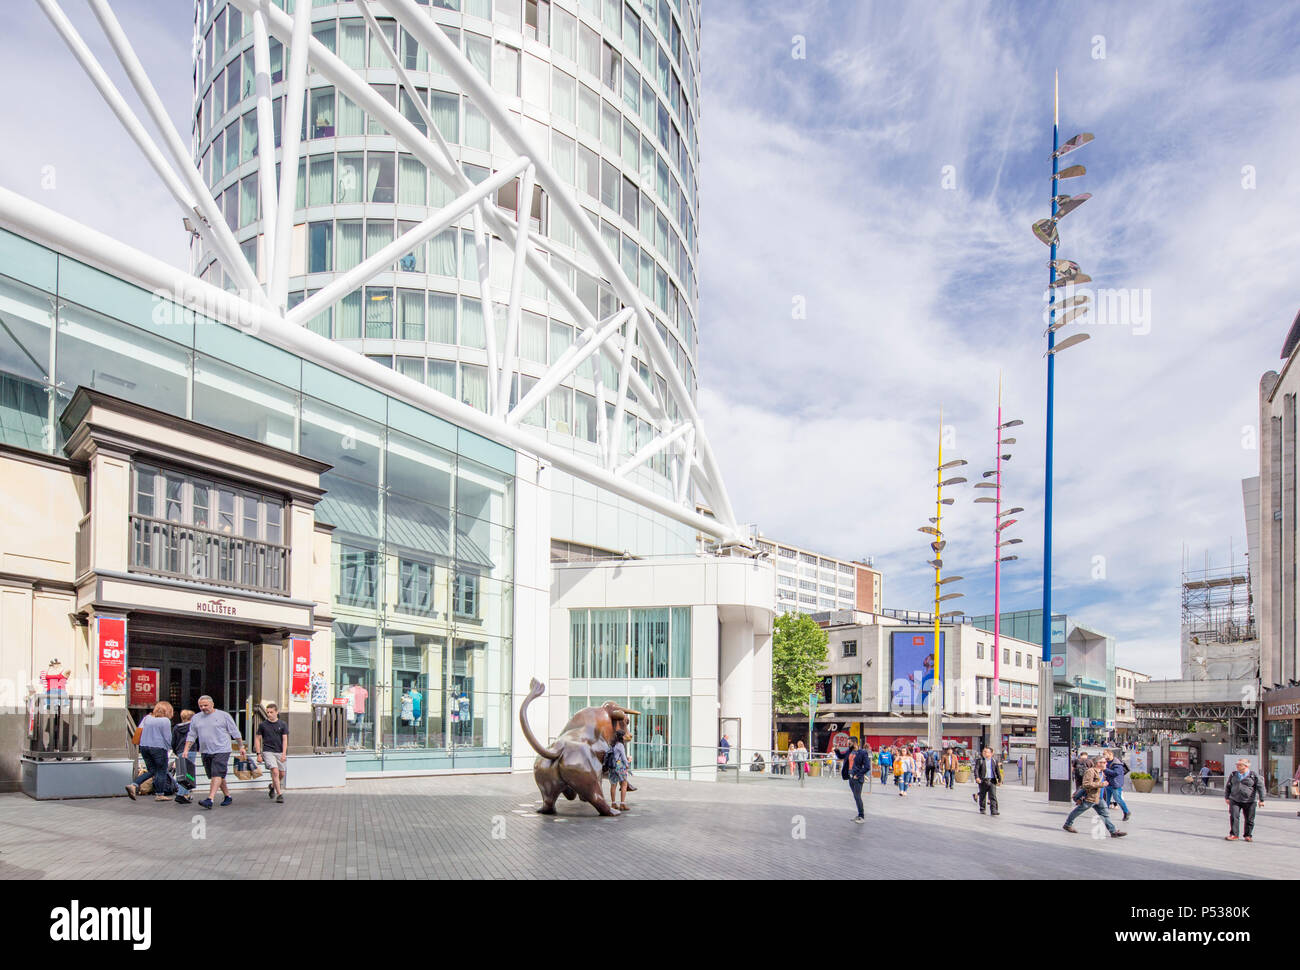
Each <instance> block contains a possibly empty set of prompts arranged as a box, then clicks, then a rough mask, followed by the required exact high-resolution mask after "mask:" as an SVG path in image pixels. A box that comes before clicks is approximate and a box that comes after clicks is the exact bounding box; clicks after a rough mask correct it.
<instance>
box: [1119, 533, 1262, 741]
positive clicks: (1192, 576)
mask: <svg viewBox="0 0 1300 970" xmlns="http://www.w3.org/2000/svg"><path fill="white" fill-rule="evenodd" d="M1248 558H1249V557H1247V560H1242V561H1238V560H1237V559H1236V557H1235V555H1233V553H1232V551H1231V547H1230V552H1229V556H1228V563H1229V564H1228V565H1227V566H1215V567H1211V566H1210V562H1209V556H1208V554H1207V555H1206V558H1205V560H1204V566H1203V567H1201V568H1198V569H1193V568H1192V566H1191V561H1190V558H1189V557H1188V555H1187V552H1186V550H1184V552H1183V562H1182V634H1181V638H1180V639H1181V652H1182V678H1181V679H1180V680H1178V681H1152V682H1149V683H1146V684H1139V685H1138V689H1137V701H1136V704H1135V712H1136V719H1137V727H1138V731H1139V732H1140V733H1141V734H1142V735H1144V736H1146V737H1147V738H1148V739H1154V738H1156V737H1166V738H1167V737H1176V736H1179V735H1184V734H1193V733H1196V732H1197V731H1198V729H1199V727H1200V726H1202V725H1205V724H1206V723H1207V722H1217V723H1219V724H1222V725H1224V726H1225V728H1226V733H1227V735H1228V743H1229V749H1230V750H1234V751H1245V750H1255V749H1256V748H1257V747H1258V744H1259V710H1258V706H1257V698H1258V696H1259V634H1258V631H1257V630H1256V627H1255V604H1254V598H1253V596H1252V592H1251V587H1250V568H1249V565H1250V564H1249V562H1248Z"/></svg>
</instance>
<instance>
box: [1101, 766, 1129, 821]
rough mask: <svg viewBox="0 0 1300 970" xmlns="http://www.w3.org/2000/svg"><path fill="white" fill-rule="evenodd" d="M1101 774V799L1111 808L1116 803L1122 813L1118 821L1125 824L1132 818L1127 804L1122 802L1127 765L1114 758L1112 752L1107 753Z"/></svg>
mask: <svg viewBox="0 0 1300 970" xmlns="http://www.w3.org/2000/svg"><path fill="white" fill-rule="evenodd" d="M1102 774H1104V775H1105V776H1106V789H1105V791H1103V792H1102V798H1104V799H1105V800H1106V804H1107V805H1108V806H1110V807H1111V808H1113V807H1114V806H1115V803H1116V802H1118V803H1119V807H1120V808H1121V809H1123V811H1124V817H1123V818H1122V819H1121V820H1120V821H1123V822H1127V821H1128V820H1129V818H1131V817H1132V816H1131V815H1130V813H1129V810H1128V804H1127V803H1126V802H1125V801H1124V776H1125V775H1127V774H1128V765H1126V764H1124V762H1123V761H1121V760H1120V759H1119V758H1116V757H1115V754H1114V752H1112V751H1107V752H1106V763H1105V767H1104V768H1103V769H1102Z"/></svg>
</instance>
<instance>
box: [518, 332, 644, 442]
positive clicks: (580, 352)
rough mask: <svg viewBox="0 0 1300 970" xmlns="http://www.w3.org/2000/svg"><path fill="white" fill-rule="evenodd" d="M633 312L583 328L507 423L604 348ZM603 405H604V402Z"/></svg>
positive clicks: (525, 412)
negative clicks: (595, 328)
mask: <svg viewBox="0 0 1300 970" xmlns="http://www.w3.org/2000/svg"><path fill="white" fill-rule="evenodd" d="M630 316H632V309H631V307H627V308H625V309H623V310H620V311H619V312H618V313H616V314H614V315H613V316H612V317H610V318H609V319H608V320H606V321H605V322H604V323H602V324H601V325H600V329H599V330H586V331H583V333H582V336H580V337H579V338H578V339H577V341H575V342H574V343H573V344H572V345H571V346H569V347H567V348H565V351H564V353H563V354H561V355H560V357H559V359H557V360H556V361H555V363H554V364H552V365H551V366H550V367H548V368H547V370H546V376H545V377H543V378H542V379H541V380H539V381H538V382H537V383H536V384H535V385H533V388H532V389H531V390H530V391H529V392H528V393H527V394H525V395H524V396H523V398H522V399H521V400H520V401H519V403H518V404H516V405H515V406H514V407H513V408H511V409H510V413H509V414H507V415H506V424H518V423H519V422H520V421H521V420H522V419H523V417H524V415H526V414H527V413H528V412H529V411H531V410H532V409H533V408H535V407H536V406H537V405H538V404H540V403H541V402H542V401H543V400H545V398H546V395H548V394H550V393H551V391H553V390H555V389H556V388H557V387H559V386H560V384H561V383H562V382H563V381H564V379H565V378H566V377H568V376H569V375H570V374H572V373H573V372H574V371H576V370H577V369H578V368H579V367H581V366H582V363H583V361H585V360H586V359H587V358H588V357H590V356H591V355H592V354H594V353H596V351H598V350H600V345H601V344H602V343H604V342H605V341H606V340H609V339H610V338H611V337H612V336H614V334H616V333H618V328H619V327H621V326H622V325H623V324H624V323H625V322H626V321H627V319H628V318H629V317H630ZM601 406H602V407H603V406H604V405H603V402H602V405H601Z"/></svg>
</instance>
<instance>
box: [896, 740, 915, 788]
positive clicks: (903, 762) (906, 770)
mask: <svg viewBox="0 0 1300 970" xmlns="http://www.w3.org/2000/svg"><path fill="white" fill-rule="evenodd" d="M913 767H914V766H913V764H912V755H911V753H910V752H909V751H908V750H907V749H906V748H904V749H903V754H902V757H900V758H899V759H898V760H897V761H895V762H894V784H896V785H897V786H898V794H899V796H900V797H902V796H904V795H906V794H907V786H908V785H909V784H910V783H911V781H912V771H913Z"/></svg>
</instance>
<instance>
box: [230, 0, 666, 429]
mask: <svg viewBox="0 0 1300 970" xmlns="http://www.w3.org/2000/svg"><path fill="white" fill-rule="evenodd" d="M231 2H232V3H234V4H235V5H236V6H238V7H239V8H240V9H242V10H244V11H245V12H250V13H251V11H252V10H253V9H255V8H256V5H257V0H231ZM266 16H267V29H268V30H269V31H270V33H271V34H272V35H273V36H275V37H278V38H279V39H280V40H281V42H284V41H285V40H286V38H290V37H291V36H292V31H293V21H292V20H291V19H290V18H289V17H288V16H287V15H286V14H285V13H284V12H283V11H281V10H278V9H276V8H275V7H270V8H267V10H266ZM308 46H309V48H310V50H311V63H312V66H313V68H314V69H315V71H316V73H318V74H320V76H321V77H323V78H325V79H326V80H327V81H329V82H330V83H331V84H333V85H334V86H335V88H337V89H338V90H339V91H342V92H343V93H344V94H346V95H347V96H348V97H349V98H350V99H351V100H352V101H353V103H355V104H356V105H357V106H358V107H359V108H361V109H362V110H364V111H366V112H367V113H368V114H370V115H371V116H372V117H374V118H375V119H376V120H377V121H379V122H380V123H381V124H382V125H383V126H384V129H385V130H386V131H388V132H389V133H390V134H392V135H393V136H394V137H395V138H396V139H397V140H398V141H399V142H401V144H402V146H403V147H404V148H407V149H409V150H410V151H411V152H412V153H413V154H414V155H416V156H417V157H419V158H420V160H421V161H423V162H424V164H425V166H426V167H428V168H429V169H430V170H432V171H434V172H435V173H437V174H438V175H439V176H440V177H442V178H443V180H444V181H446V182H448V184H450V185H452V186H457V185H463V184H466V183H468V177H467V176H466V175H465V173H464V172H463V171H462V170H461V169H460V167H459V166H456V165H452V164H449V163H448V162H447V161H446V160H445V159H444V158H440V157H439V156H438V153H437V152H435V151H434V150H433V148H432V147H431V146H430V143H429V137H428V136H427V135H425V134H422V133H421V132H420V131H419V129H417V128H416V127H415V126H414V125H412V124H411V122H410V121H409V120H408V119H407V118H406V117H405V116H403V115H402V114H401V113H400V112H399V111H397V109H396V108H394V107H393V106H392V105H391V104H389V103H388V102H387V101H385V100H384V99H383V98H381V97H380V96H379V95H378V94H377V93H376V92H375V90H374V89H373V88H372V87H371V86H370V84H369V83H368V82H366V81H365V80H363V79H362V78H361V76H360V75H359V74H357V73H356V71H354V70H353V69H352V68H350V67H348V66H347V65H346V64H344V63H343V61H342V60H340V59H339V58H338V57H337V56H336V55H335V54H333V53H332V52H331V51H330V50H329V48H327V47H326V46H325V45H324V44H322V43H321V42H320V41H318V40H316V39H315V38H312V39H311V40H310V42H309V44H308ZM452 51H453V52H455V53H456V54H457V56H459V52H457V51H456V50H455V48H452ZM465 66H466V67H468V68H469V69H470V70H474V68H472V67H470V66H469V65H468V63H466V65H465ZM434 131H435V132H436V129H434ZM439 140H441V139H439ZM524 154H526V153H524ZM552 197H554V194H553V193H552ZM494 210H495V206H484V207H483V212H484V214H485V215H486V217H487V220H488V225H489V226H490V227H491V228H492V230H493V231H494V232H495V233H496V234H497V235H498V236H500V237H501V239H502V241H503V242H505V243H506V245H511V244H512V243H513V241H514V238H515V226H514V224H513V223H512V222H511V221H510V220H508V219H506V218H504V217H502V216H500V215H499V214H498V213H497V212H496V211H494ZM602 245H603V244H602ZM527 259H528V265H529V268H530V269H532V271H533V273H534V274H535V275H536V276H537V277H538V279H539V280H541V282H542V285H544V286H545V287H546V288H547V289H548V290H550V291H551V292H552V293H553V294H554V295H555V296H556V298H557V299H558V300H559V301H560V304H561V305H562V306H563V307H564V308H565V309H566V310H568V311H569V313H570V314H572V316H573V318H574V320H575V321H576V322H577V323H578V325H579V326H581V327H582V328H583V329H584V330H592V329H595V328H596V327H597V326H599V324H598V323H597V321H596V319H595V318H594V317H593V316H592V315H591V313H590V312H589V311H588V310H587V308H586V307H585V306H584V305H583V303H582V301H581V300H579V299H578V298H577V296H576V295H575V294H574V293H573V291H572V290H570V289H569V287H568V284H567V283H566V282H565V281H564V280H563V279H562V278H561V277H560V276H559V274H558V273H556V272H555V271H554V270H553V269H551V266H550V263H549V262H548V258H547V256H546V255H544V254H542V253H541V251H540V250H538V249H537V248H536V247H535V246H531V245H530V246H529V247H528V254H527ZM618 272H620V273H621V272H622V270H621V269H620V270H618ZM605 350H606V352H607V353H609V354H611V357H612V359H613V360H615V361H617V360H619V358H618V356H617V355H616V354H615V352H614V351H613V350H612V349H611V348H609V346H608V345H605ZM631 388H632V390H633V392H634V393H635V394H636V396H637V399H638V400H639V401H641V402H642V403H643V404H644V405H645V407H646V410H647V411H649V413H650V415H651V417H653V418H654V419H655V420H663V419H664V418H665V417H666V415H667V411H666V410H665V409H664V406H663V405H662V404H661V403H660V402H659V399H658V395H657V394H656V393H655V391H654V389H653V388H651V387H649V386H648V385H647V384H646V383H645V382H644V381H642V380H641V375H640V374H635V373H634V374H633V375H632V377H631ZM679 406H680V405H679Z"/></svg>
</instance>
